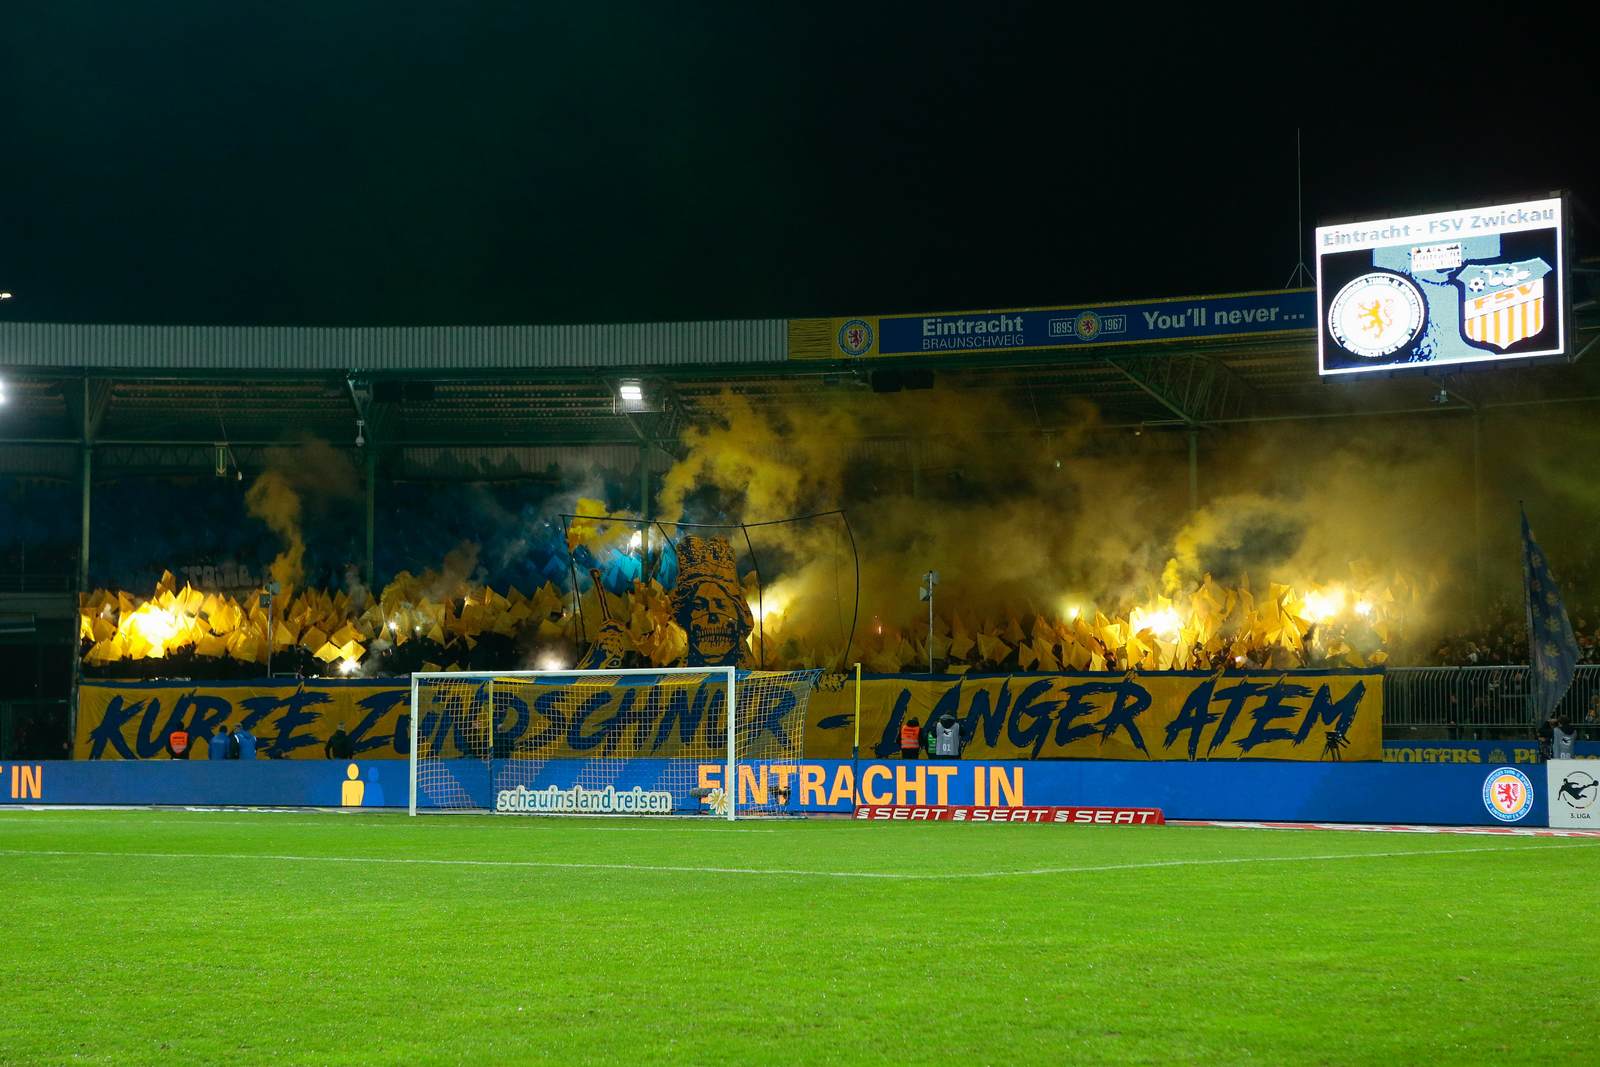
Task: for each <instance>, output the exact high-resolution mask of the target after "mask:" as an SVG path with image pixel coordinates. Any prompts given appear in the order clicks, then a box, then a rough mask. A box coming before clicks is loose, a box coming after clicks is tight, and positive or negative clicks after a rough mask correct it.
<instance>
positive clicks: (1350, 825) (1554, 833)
mask: <svg viewBox="0 0 1600 1067" xmlns="http://www.w3.org/2000/svg"><path fill="white" fill-rule="evenodd" d="M1167 825H1168V826H1209V827H1215V828H1216V829H1219V830H1356V831H1360V832H1362V833H1369V834H1461V835H1466V836H1469V837H1600V830H1582V829H1578V830H1573V829H1563V828H1561V827H1556V828H1554V829H1551V828H1547V827H1543V826H1421V825H1417V824H1415V823H1354V822H1245V821H1230V820H1226V819H1171V820H1168V822H1167Z"/></svg>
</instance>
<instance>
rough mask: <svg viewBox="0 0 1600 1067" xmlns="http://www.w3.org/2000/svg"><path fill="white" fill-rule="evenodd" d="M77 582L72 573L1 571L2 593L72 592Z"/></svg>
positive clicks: (0, 590)
mask: <svg viewBox="0 0 1600 1067" xmlns="http://www.w3.org/2000/svg"><path fill="white" fill-rule="evenodd" d="M77 582H78V580H77V578H76V577H74V576H73V575H71V574H36V573H33V572H31V571H28V572H23V571H0V593H70V592H72V591H73V590H74V589H76V588H77V587H78V585H77Z"/></svg>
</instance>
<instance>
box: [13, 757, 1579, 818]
mask: <svg viewBox="0 0 1600 1067" xmlns="http://www.w3.org/2000/svg"><path fill="white" fill-rule="evenodd" d="M507 762H522V761H505V760H494V761H485V760H451V761H443V762H442V763H441V764H440V766H439V768H438V769H439V770H440V771H445V772H448V773H449V775H450V781H451V783H453V785H454V786H456V787H458V788H460V789H461V790H462V791H463V792H464V793H465V794H466V795H467V796H468V797H470V798H471V800H472V802H473V803H474V804H476V805H477V806H479V807H482V808H485V809H489V810H493V809H496V808H501V810H506V811H517V810H528V811H536V810H551V808H550V807H549V806H541V805H534V804H529V805H526V806H525V807H521V808H519V806H518V805H516V804H511V803H507V804H506V805H504V806H503V807H502V805H501V804H500V802H499V797H500V795H501V794H502V793H505V792H507V790H508V788H509V789H510V790H511V791H512V792H513V793H514V792H515V787H516V786H521V787H522V788H523V790H524V792H525V793H528V794H532V795H548V794H549V793H550V792H551V790H554V791H555V794H556V795H557V797H558V798H560V797H564V796H566V795H568V794H576V793H577V791H578V790H579V789H582V791H583V792H582V797H583V798H584V799H592V800H594V801H595V803H594V804H592V805H587V806H586V805H585V804H577V805H574V806H575V807H576V808H578V809H580V810H587V808H591V807H592V808H593V809H594V810H601V809H603V808H604V806H605V801H606V800H607V799H609V798H610V797H612V796H615V797H624V796H634V797H637V796H648V795H649V794H650V793H652V792H654V791H656V790H659V789H670V790H676V791H680V792H681V791H684V790H685V789H686V788H688V786H687V783H685V782H684V780H683V777H682V775H681V774H679V773H678V771H677V770H675V769H674V768H673V767H672V766H671V761H668V760H652V759H640V760H631V761H628V762H626V763H623V764H620V765H619V766H618V768H617V769H616V770H617V773H616V774H615V776H614V777H612V778H611V779H610V780H609V781H608V782H607V783H606V784H607V786H609V787H610V790H611V793H610V794H607V792H606V789H605V787H599V788H592V787H585V786H580V785H579V783H578V781H577V776H578V775H579V774H580V773H581V769H582V767H583V766H585V765H586V761H582V760H551V761H547V762H546V763H544V765H543V766H541V767H540V768H539V769H538V772H537V773H536V774H534V775H532V776H531V778H532V780H531V781H530V780H529V779H530V775H528V774H527V772H526V770H525V769H522V768H519V769H517V770H516V771H515V772H514V773H510V774H506V775H504V776H502V775H501V773H500V772H501V771H502V770H503V765H504V764H505V763H507ZM1578 762H1579V763H1580V770H1581V768H1582V767H1583V766H1587V765H1588V764H1587V762H1585V761H1578ZM1507 771H1508V768H1491V769H1485V768H1484V767H1482V766H1478V765H1471V764H1457V763H1435V764H1396V763H1384V762H1381V761H1377V762H1370V761H1369V762H1363V763H1354V762H1350V763H1333V762H1324V763H1290V762H1278V761H1272V760H1244V761H1232V760H1210V761H1200V762H1195V763H1187V762H1159V763H1142V762H1141V763H1135V762H1128V761H1112V760H1083V761H1061V760H1040V761H1037V762H1035V761H1013V762H1002V761H977V760H961V761H942V760H899V759H894V760H862V761H860V763H852V761H850V760H812V759H805V760H801V761H799V762H798V763H794V764H756V765H748V764H747V765H742V766H741V767H740V769H739V781H738V783H737V789H738V794H737V795H738V797H739V800H740V802H741V803H746V804H748V803H752V802H755V803H761V802H763V801H762V796H763V794H765V796H766V797H767V798H768V799H769V800H771V799H773V798H776V799H777V800H778V801H779V802H781V804H782V807H783V808H785V809H787V810H789V811H792V812H794V813H795V814H804V813H833V814H841V815H843V814H849V813H851V812H853V811H854V810H855V809H856V808H857V807H858V806H859V805H871V806H883V805H894V806H898V807H922V806H928V805H938V806H956V807H974V808H987V809H995V808H1001V809H1011V808H1020V809H1026V808H1038V807H1061V808H1073V809H1082V808H1100V809H1118V808H1121V809H1142V810H1151V809H1158V810H1160V811H1161V812H1162V813H1163V814H1164V816H1165V817H1166V818H1167V819H1228V820H1246V821H1260V822H1352V823H1380V824H1390V823H1421V824H1435V825H1457V826H1508V825H1509V826H1544V825H1545V823H1546V819H1547V817H1548V816H1547V813H1548V805H1547V803H1546V798H1547V796H1559V793H1558V792H1551V791H1550V790H1548V789H1547V788H1546V782H1545V777H1544V776H1543V775H1537V776H1535V778H1533V779H1532V780H1531V785H1530V786H1529V787H1528V788H1526V789H1524V790H1520V791H1519V796H1518V804H1517V808H1516V810H1515V811H1514V812H1512V813H1511V817H1510V818H1506V817H1505V814H1504V813H1497V812H1496V810H1495V809H1492V808H1491V807H1490V806H1489V805H1487V804H1486V803H1485V799H1484V797H1485V791H1486V786H1493V785H1494V784H1495V781H1496V780H1497V779H1498V778H1500V777H1504V776H1505V774H1506V772H1507ZM406 772H407V764H406V761H405V760H365V759H362V760H355V761H345V760H268V759H257V760H253V761H250V762H239V761H232V760H228V761H224V760H217V761H211V760H59V761H54V762H37V763H17V762H11V763H0V807H3V806H6V805H52V804H75V805H76V804H85V805H96V804H105V805H111V804H135V805H145V804H164V805H190V806H207V807H209V806H255V807H345V808H352V809H354V808H403V807H405V804H406V801H407V797H408V788H407V774H406ZM723 775H724V769H723V767H722V765H721V764H703V765H701V766H700V767H699V770H698V776H697V779H698V781H697V788H700V789H703V790H706V791H707V792H708V793H710V794H712V795H708V796H706V797H705V798H703V799H700V800H697V801H695V802H698V803H702V804H704V806H705V807H706V808H707V810H708V816H707V817H708V818H710V817H713V816H712V815H711V814H709V812H710V811H711V808H712V805H713V803H714V801H715V797H714V794H715V792H716V791H718V790H719V789H721V788H722V787H723V786H724V779H723ZM502 777H504V779H505V780H504V781H502V780H501V779H502ZM512 779H514V782H513V781H511V780H512ZM440 780H442V779H440ZM1583 784H1584V783H1582V782H1579V783H1577V785H1575V786H1574V789H1578V790H1581V789H1582V786H1583ZM1555 789H1556V790H1559V789H1560V784H1559V783H1557V784H1556V786H1555ZM635 790H637V791H638V792H637V793H636V792H635ZM674 795H675V796H676V795H677V794H676V793H675V794H674ZM1494 795H1496V794H1493V793H1491V796H1494ZM1580 795H1592V791H1589V792H1588V793H1581V794H1580ZM427 799H428V798H427V796H426V792H425V791H424V792H423V793H422V794H421V795H419V797H418V800H419V805H420V806H422V807H426V806H427ZM453 799H458V798H453ZM685 806H687V807H692V806H693V802H691V803H689V804H687V805H685Z"/></svg>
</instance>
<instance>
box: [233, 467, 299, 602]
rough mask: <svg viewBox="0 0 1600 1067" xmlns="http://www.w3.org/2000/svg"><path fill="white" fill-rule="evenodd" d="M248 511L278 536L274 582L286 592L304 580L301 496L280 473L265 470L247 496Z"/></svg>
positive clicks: (274, 560) (273, 567) (273, 568)
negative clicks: (278, 550) (280, 542)
mask: <svg viewBox="0 0 1600 1067" xmlns="http://www.w3.org/2000/svg"><path fill="white" fill-rule="evenodd" d="M244 503H245V507H246V509H247V510H248V511H249V512H250V514H251V515H254V516H255V517H256V518H258V519H260V520H261V521H262V522H264V523H266V524H267V528H268V529H270V530H271V531H272V532H273V533H275V534H277V535H278V539H279V540H280V541H282V542H283V549H282V551H280V552H279V553H278V555H277V557H276V558H275V559H273V561H272V569H271V571H272V580H273V581H275V582H277V583H278V585H279V587H280V588H281V589H282V590H283V591H284V592H285V593H287V592H288V591H289V590H290V589H292V588H293V587H295V586H297V585H299V584H300V582H301V580H302V579H303V578H304V577H305V555H306V542H305V537H304V535H302V533H301V532H300V494H299V493H297V492H295V490H294V487H293V486H292V485H290V484H289V479H288V478H287V477H285V476H284V475H283V474H281V473H280V472H278V471H277V470H266V471H263V472H262V473H261V475H260V476H259V477H257V478H256V480H255V481H254V482H253V483H251V486H250V489H249V491H248V492H246V493H245V495H244Z"/></svg>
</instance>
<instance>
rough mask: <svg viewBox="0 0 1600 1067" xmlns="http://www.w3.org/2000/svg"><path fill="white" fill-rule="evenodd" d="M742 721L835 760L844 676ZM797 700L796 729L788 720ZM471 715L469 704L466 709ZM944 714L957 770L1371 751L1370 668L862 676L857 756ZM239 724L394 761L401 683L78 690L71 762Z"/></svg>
mask: <svg viewBox="0 0 1600 1067" xmlns="http://www.w3.org/2000/svg"><path fill="white" fill-rule="evenodd" d="M743 691H744V692H745V693H746V694H747V699H748V700H749V701H750V702H749V703H747V704H742V705H741V706H742V707H743V709H744V714H746V715H747V716H749V717H750V718H749V719H748V720H747V721H750V722H753V723H755V724H756V726H757V728H758V729H759V730H760V731H763V732H765V733H770V734H773V735H775V736H779V735H785V734H787V732H789V731H792V730H798V729H802V728H803V729H804V731H805V754H806V756H807V757H808V758H817V759H827V758H847V757H849V755H850V750H851V745H852V743H853V739H854V737H855V722H854V715H855V703H856V694H855V683H854V680H853V679H851V678H849V677H848V676H845V675H831V676H824V677H823V679H822V682H821V684H820V685H819V686H818V688H817V690H816V691H815V692H813V693H811V694H810V697H809V701H804V702H803V701H802V699H801V698H803V697H804V694H803V693H802V692H799V691H797V689H796V687H794V686H792V685H788V684H784V685H770V686H746V687H744V690H743ZM723 693H724V690H723V688H722V687H721V686H720V684H716V683H711V682H708V683H706V684H705V685H702V686H676V687H659V688H657V689H655V690H651V689H649V688H647V687H641V686H637V685H635V686H616V687H609V688H592V689H588V690H586V691H585V693H584V694H583V696H582V699H580V700H572V699H565V698H563V697H560V696H559V695H556V694H554V693H552V691H551V690H550V689H549V688H548V687H545V688H542V689H534V688H531V687H530V688H527V689H521V690H512V689H509V687H502V688H501V690H500V692H499V693H498V694H497V695H496V696H495V698H494V706H495V707H496V708H497V709H498V710H497V713H496V714H497V720H496V731H495V733H496V739H497V742H498V743H499V744H502V745H504V746H506V747H508V748H515V749H516V750H517V751H518V753H519V754H522V755H531V756H536V757H552V758H555V757H562V756H583V757H594V756H644V757H649V756H672V755H676V754H679V753H681V752H684V751H690V750H700V751H704V748H703V747H702V746H706V745H712V746H715V745H716V744H717V742H718V740H719V739H720V738H721V737H722V736H723V735H724V732H725V730H726V719H725V717H724V716H725V711H726V709H725V707H724V704H723ZM449 699H450V700H452V701H454V702H455V704H454V705H453V706H452V707H450V708H444V707H432V706H425V707H424V714H423V718H422V721H421V723H420V725H419V733H420V735H421V736H422V737H424V738H426V739H427V741H428V750H429V751H432V752H435V753H437V754H439V755H441V756H452V755H463V756H474V755H480V754H481V753H478V752H477V751H475V749H474V745H478V746H480V747H481V745H482V743H483V742H482V738H483V737H486V736H487V731H478V730H472V729H466V730H463V729H462V728H461V724H463V723H470V722H473V721H474V716H475V715H477V714H478V712H479V711H481V713H482V714H483V715H487V713H488V710H487V709H488V707H489V695H488V690H487V686H483V685H469V686H462V687H458V688H457V690H456V691H455V692H454V693H453V694H452V695H451V696H450V698H449ZM802 705H803V706H804V722H803V724H802V722H801V719H800V714H801V711H800V709H801V707H802ZM475 709H478V710H475ZM946 713H949V714H951V715H953V716H955V717H956V718H957V719H958V720H960V721H961V722H963V723H965V724H966V726H967V732H968V734H969V736H970V741H969V742H968V745H967V749H966V752H965V755H966V756H967V757H968V758H971V759H1000V760H1006V759H1127V760H1208V759H1275V760H1317V759H1322V758H1325V757H1331V756H1333V755H1338V756H1340V757H1342V758H1343V759H1349V760H1381V759H1382V758H1383V673H1382V671H1381V670H1364V671H1363V670H1337V671H1316V670H1305V671H1290V672H1287V673H1277V672H1251V673H1244V672H1240V673H1228V674H1220V675H1219V674H1205V673H1202V672H1182V671H1175V672H1163V673H1158V674H1142V675H1130V676H1127V677H1123V676H1119V675H1115V674H1103V673H1102V674H1092V673H1082V674H1048V675H1025V674H1019V675H987V676H979V677H963V678H952V677H947V678H915V679H913V678H904V677H900V676H883V677H868V678H866V679H865V680H864V681H863V683H862V687H861V728H860V740H861V754H862V755H863V756H868V757H871V756H877V757H884V756H891V755H894V754H896V753H898V751H899V747H900V746H899V736H900V727H901V725H902V724H903V723H905V722H908V721H909V720H910V719H912V718H915V719H917V720H918V722H919V723H923V724H926V723H928V722H930V721H932V720H933V719H936V718H939V717H941V716H943V715H944V714H946ZM220 723H227V724H228V725H229V726H230V727H233V726H238V725H240V724H243V725H245V726H247V727H248V728H249V729H250V730H251V732H253V733H254V734H255V735H256V736H257V737H258V738H259V739H260V750H261V752H262V754H263V755H265V756H266V757H267V758H271V759H303V758H316V759H320V758H322V756H323V754H324V753H323V746H324V743H325V742H326V740H327V739H328V737H329V736H330V735H332V733H333V732H334V730H335V729H336V728H337V727H338V726H339V725H341V724H343V726H344V727H345V730H346V732H347V733H348V734H349V735H350V737H351V738H352V739H353V741H354V744H355V750H356V753H357V755H359V756H362V757H364V758H372V759H381V758H393V757H398V756H405V755H407V754H409V751H410V731H411V723H410V686H409V683H408V682H406V681H405V680H403V679H392V680H374V681H335V680H313V681H306V682H299V683H297V682H268V681H262V682H239V683H222V682H204V683H174V682H85V683H83V685H82V686H81V687H80V690H79V700H78V727H77V738H76V743H75V755H76V757H77V758H78V759H152V758H160V757H162V756H164V755H165V746H166V738H167V735H168V734H170V733H171V732H172V731H173V730H177V729H182V730H187V731H188V732H189V733H190V734H191V735H193V736H195V737H196V738H199V739H202V740H201V741H200V743H199V744H198V745H197V747H196V750H195V752H194V755H195V757H197V758H200V757H204V756H205V755H206V746H205V742H204V740H203V739H204V738H205V737H207V736H209V735H210V734H212V733H215V731H216V728H217V726H218V724H220Z"/></svg>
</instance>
